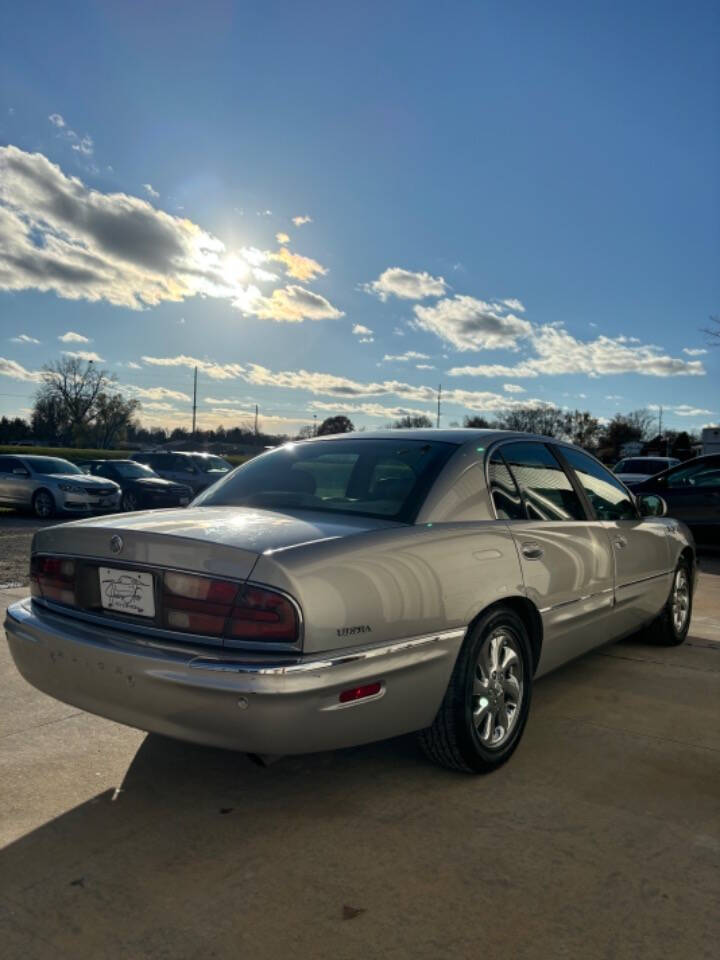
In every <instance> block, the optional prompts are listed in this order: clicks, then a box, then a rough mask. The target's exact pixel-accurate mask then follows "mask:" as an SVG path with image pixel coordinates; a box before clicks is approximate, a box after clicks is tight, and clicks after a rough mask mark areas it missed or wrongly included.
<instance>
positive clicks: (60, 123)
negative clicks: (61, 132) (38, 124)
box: [48, 113, 65, 128]
mask: <svg viewBox="0 0 720 960" xmlns="http://www.w3.org/2000/svg"><path fill="white" fill-rule="evenodd" d="M48 120H49V121H50V123H51V124H52V125H53V126H54V127H58V128H62V127H64V126H65V120H64V119H63V117H62V115H61V114H59V113H51V114H50V116H49V117H48Z"/></svg>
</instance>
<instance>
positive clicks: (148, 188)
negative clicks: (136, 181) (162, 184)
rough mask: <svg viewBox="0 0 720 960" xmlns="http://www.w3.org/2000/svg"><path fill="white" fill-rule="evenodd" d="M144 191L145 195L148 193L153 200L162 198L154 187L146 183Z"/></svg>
mask: <svg viewBox="0 0 720 960" xmlns="http://www.w3.org/2000/svg"><path fill="white" fill-rule="evenodd" d="M143 189H144V190H145V193H147V195H148V196H149V197H152V198H153V200H157V199H158V197H159V196H160V194H159V193H158V192H157V190H156V189H155V188H154V187H153V185H152V184H151V183H144V184H143Z"/></svg>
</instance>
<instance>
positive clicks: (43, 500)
mask: <svg viewBox="0 0 720 960" xmlns="http://www.w3.org/2000/svg"><path fill="white" fill-rule="evenodd" d="M32 508H33V513H34V514H35V516H36V517H38V519H40V520H49V519H50V517H52V516H54V514H55V511H56V507H55V500H54V499H53V495H52V494H51V493H50V491H49V490H38V491H36V493H35V494H34V496H33V498H32Z"/></svg>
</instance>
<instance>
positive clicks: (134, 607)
mask: <svg viewBox="0 0 720 960" xmlns="http://www.w3.org/2000/svg"><path fill="white" fill-rule="evenodd" d="M98 574H99V576H100V602H101V603H102V605H103V607H104V608H105V609H106V610H116V611H117V612H118V613H130V614H132V615H134V616H136V617H154V616H155V593H154V588H153V578H152V574H151V573H140V572H137V571H135V570H114V569H112V567H100V568H99V570H98Z"/></svg>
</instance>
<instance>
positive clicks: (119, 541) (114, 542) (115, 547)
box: [110, 534, 123, 553]
mask: <svg viewBox="0 0 720 960" xmlns="http://www.w3.org/2000/svg"><path fill="white" fill-rule="evenodd" d="M122 548H123V538H122V537H119V536H118V535H117V534H115V536H114V537H110V549H111V550H112V552H113V553H120V552H121V551H122Z"/></svg>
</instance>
